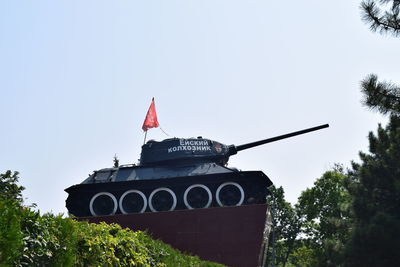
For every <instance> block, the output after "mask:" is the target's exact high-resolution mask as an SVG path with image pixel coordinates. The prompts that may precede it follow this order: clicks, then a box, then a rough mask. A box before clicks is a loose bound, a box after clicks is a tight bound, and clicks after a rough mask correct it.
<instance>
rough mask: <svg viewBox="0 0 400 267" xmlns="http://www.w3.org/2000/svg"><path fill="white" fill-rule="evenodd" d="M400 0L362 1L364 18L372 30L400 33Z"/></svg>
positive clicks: (396, 34) (397, 34)
mask: <svg viewBox="0 0 400 267" xmlns="http://www.w3.org/2000/svg"><path fill="white" fill-rule="evenodd" d="M399 7H400V1H399V0H379V1H378V0H366V1H363V2H362V3H361V10H362V14H363V20H364V21H365V22H366V23H368V24H369V25H370V28H371V30H372V31H379V32H380V33H391V34H393V35H395V36H399V35H400V17H399Z"/></svg>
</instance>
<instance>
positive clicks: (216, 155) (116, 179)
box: [65, 124, 329, 217]
mask: <svg viewBox="0 0 400 267" xmlns="http://www.w3.org/2000/svg"><path fill="white" fill-rule="evenodd" d="M326 127H329V125H328V124H324V125H320V126H317V127H313V128H308V129H304V130H301V131H297V132H292V133H289V134H284V135H280V136H276V137H273V138H268V139H264V140H260V141H257V142H252V143H248V144H243V145H239V146H235V145H224V144H222V143H219V142H217V141H213V140H209V139H205V138H202V137H201V136H199V137H197V138H188V139H183V138H169V139H165V140H163V141H160V142H158V141H154V140H150V141H148V142H147V143H145V144H144V145H143V146H142V152H141V156H140V162H139V163H138V164H129V165H121V166H119V167H117V168H105V169H100V170H97V171H94V172H93V174H91V175H90V176H89V177H88V178H87V179H86V180H84V181H83V182H82V183H81V184H77V185H73V186H71V187H69V188H67V189H65V191H66V192H67V193H68V194H69V195H68V198H67V200H66V207H67V209H68V211H69V213H70V214H71V215H73V216H76V217H88V216H105V215H113V214H118V213H122V214H130V213H143V212H161V211H173V210H183V209H199V208H209V207H223V206H241V205H253V204H262V203H265V201H266V196H267V195H268V194H269V191H268V187H269V186H270V185H272V182H271V180H270V179H269V178H268V177H267V175H265V174H264V173H263V172H262V171H239V170H238V169H235V168H229V167H227V163H228V160H229V157H230V156H232V155H235V154H237V152H239V151H241V150H245V149H249V148H252V147H255V146H259V145H263V144H267V143H271V142H275V141H278V140H281V139H285V138H289V137H293V136H296V135H300V134H305V133H308V132H312V131H317V130H320V129H323V128H326Z"/></svg>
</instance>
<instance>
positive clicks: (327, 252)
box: [297, 165, 352, 266]
mask: <svg viewBox="0 0 400 267" xmlns="http://www.w3.org/2000/svg"><path fill="white" fill-rule="evenodd" d="M347 184H348V179H347V176H346V175H345V174H344V173H343V168H342V167H341V166H340V165H336V166H335V167H334V168H333V170H331V171H327V172H325V173H324V174H323V175H322V177H320V178H319V179H317V180H316V181H315V182H314V186H313V187H312V188H309V189H307V190H305V191H304V192H303V193H302V194H301V196H300V197H299V200H298V204H297V209H298V212H299V214H300V215H299V216H300V217H302V221H303V228H302V232H303V235H304V240H305V241H306V242H305V243H304V244H306V245H307V248H308V249H312V250H314V253H313V255H315V256H316V258H315V261H316V262H317V265H316V266H340V265H342V264H343V261H344V256H343V251H344V245H345V243H346V242H347V239H348V237H349V235H350V230H351V223H352V220H351V211H350V205H351V196H350V194H349V192H348V190H347Z"/></svg>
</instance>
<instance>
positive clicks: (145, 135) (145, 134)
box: [143, 131, 147, 145]
mask: <svg viewBox="0 0 400 267" xmlns="http://www.w3.org/2000/svg"><path fill="white" fill-rule="evenodd" d="M146 137H147V131H145V132H144V141H143V145H144V144H146Z"/></svg>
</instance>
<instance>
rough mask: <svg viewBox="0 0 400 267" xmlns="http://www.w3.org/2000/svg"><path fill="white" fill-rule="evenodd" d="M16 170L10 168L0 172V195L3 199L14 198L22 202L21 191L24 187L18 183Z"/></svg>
mask: <svg viewBox="0 0 400 267" xmlns="http://www.w3.org/2000/svg"><path fill="white" fill-rule="evenodd" d="M18 174H19V173H18V172H14V173H13V172H12V171H10V170H8V171H6V172H5V173H0V195H1V197H2V198H3V199H9V200H16V201H18V202H20V203H22V191H23V190H24V189H25V188H24V187H22V186H19V185H17V183H18V179H19V177H18Z"/></svg>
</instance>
